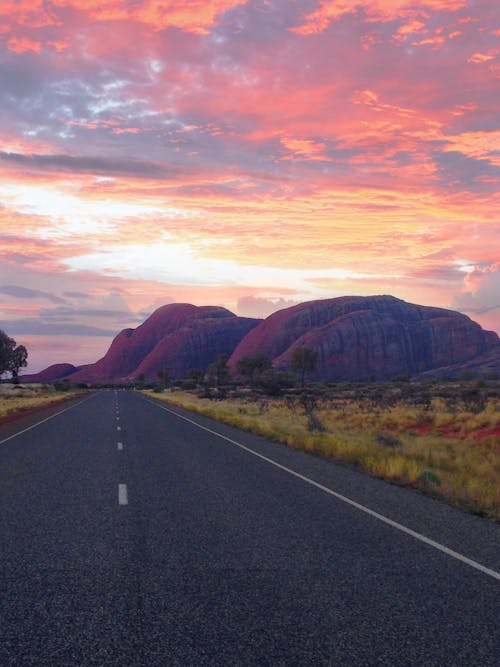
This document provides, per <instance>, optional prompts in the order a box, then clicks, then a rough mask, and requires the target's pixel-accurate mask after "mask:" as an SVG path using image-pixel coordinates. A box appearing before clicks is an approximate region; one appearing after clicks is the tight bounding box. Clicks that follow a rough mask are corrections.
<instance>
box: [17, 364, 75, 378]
mask: <svg viewBox="0 0 500 667" xmlns="http://www.w3.org/2000/svg"><path fill="white" fill-rule="evenodd" d="M77 370H79V368H78V367H77V366H73V364H53V365H52V366H49V367H48V368H46V369H45V370H43V371H40V373H31V374H26V375H22V376H21V378H20V379H21V380H22V382H54V380H62V379H63V378H65V377H67V376H68V375H71V373H74V372H75V371H77Z"/></svg>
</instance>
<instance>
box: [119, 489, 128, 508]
mask: <svg viewBox="0 0 500 667" xmlns="http://www.w3.org/2000/svg"><path fill="white" fill-rule="evenodd" d="M118 504H119V505H128V494H127V485H126V484H118Z"/></svg>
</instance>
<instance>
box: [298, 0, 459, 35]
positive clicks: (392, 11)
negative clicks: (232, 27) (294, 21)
mask: <svg viewBox="0 0 500 667" xmlns="http://www.w3.org/2000/svg"><path fill="white" fill-rule="evenodd" d="M466 6H467V3H466V1H465V0H427V1H426V2H425V3H423V5H422V10H421V11H422V13H424V11H425V10H426V9H429V10H433V11H456V10H458V9H462V8H464V7H466ZM359 9H362V10H363V12H364V13H366V15H367V16H368V17H369V19H375V20H377V21H392V20H394V19H398V18H401V16H404V15H405V13H410V14H411V13H414V12H415V3H414V1H413V0H363V1H362V2H360V1H359V0H344V1H343V2H338V0H321V4H320V7H319V8H318V9H317V10H316V11H314V12H312V13H311V14H309V15H308V16H307V17H306V20H305V22H304V23H303V24H302V25H301V26H299V27H296V28H293V29H292V30H293V31H294V32H296V33H298V34H301V35H313V34H316V33H319V32H322V31H323V30H326V28H327V27H328V26H329V25H330V23H331V22H332V21H335V20H336V19H338V18H340V17H341V16H343V15H344V14H352V13H357V12H358V11H359ZM420 23H421V22H419V21H418V22H415V21H413V23H411V24H408V27H406V28H403V31H404V32H411V31H412V29H413V30H414V29H415V27H416V26H417V24H420ZM422 25H423V24H422ZM401 34H404V33H401Z"/></svg>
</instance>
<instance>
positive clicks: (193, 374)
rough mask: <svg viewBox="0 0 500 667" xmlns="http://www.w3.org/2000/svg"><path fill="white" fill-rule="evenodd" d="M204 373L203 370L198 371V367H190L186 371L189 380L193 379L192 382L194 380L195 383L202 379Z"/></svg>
mask: <svg viewBox="0 0 500 667" xmlns="http://www.w3.org/2000/svg"><path fill="white" fill-rule="evenodd" d="M204 375H205V373H204V372H203V371H200V369H199V368H190V369H189V371H188V377H190V378H191V380H193V382H196V383H197V384H199V383H200V382H202V381H203V376H204Z"/></svg>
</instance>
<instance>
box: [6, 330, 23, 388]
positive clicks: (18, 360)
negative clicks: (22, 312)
mask: <svg viewBox="0 0 500 667" xmlns="http://www.w3.org/2000/svg"><path fill="white" fill-rule="evenodd" d="M27 359H28V352H27V350H26V348H25V347H24V345H17V343H16V341H15V340H14V339H13V338H10V336H7V334H6V333H5V332H4V331H1V330H0V377H1V376H2V375H3V374H4V373H11V375H12V379H13V380H14V381H17V378H18V373H19V369H20V368H22V367H24V366H27V365H28V361H27Z"/></svg>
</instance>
